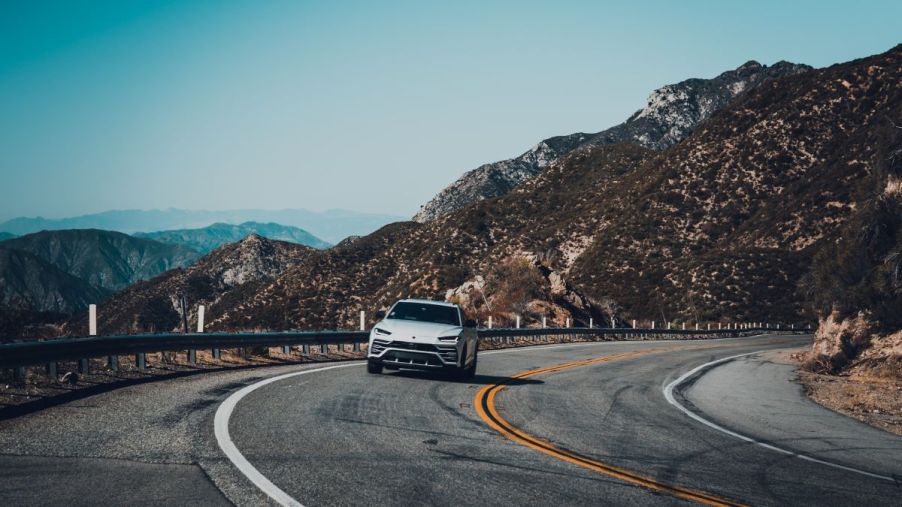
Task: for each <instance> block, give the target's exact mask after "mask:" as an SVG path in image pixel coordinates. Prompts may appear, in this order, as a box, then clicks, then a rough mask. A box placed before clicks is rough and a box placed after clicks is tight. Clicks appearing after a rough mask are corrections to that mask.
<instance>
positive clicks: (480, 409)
mask: <svg viewBox="0 0 902 507" xmlns="http://www.w3.org/2000/svg"><path fill="white" fill-rule="evenodd" d="M693 348H694V347H693ZM670 350H674V349H673V348H667V349H662V348H658V349H648V350H642V351H634V352H624V353H620V354H613V355H610V356H603V357H597V358H593V359H584V360H581V361H573V362H570V363H564V364H558V365H555V366H550V367H548V368H540V369H537V370H530V371H527V372H523V373H519V374H517V375H514V376H512V377H510V379H509V380H507V381H505V382H500V383H498V384H489V385H487V386H485V387H483V388H482V389H480V390H479V392H477V393H476V398H475V399H474V405H475V406H476V413H477V414H479V417H481V418H482V420H483V421H485V422H486V424H488V425H489V426H491V427H492V428H494V429H495V430H497V431H498V432H499V433H501V434H502V435H504V436H505V437H507V438H509V439H511V440H513V441H515V442H518V443H521V444H523V445H525V446H527V447H531V448H533V449H535V450H537V451H539V452H542V453H545V454H547V455H549V456H553V457H555V458H558V459H561V460H564V461H567V462H569V463H573V464H575V465H579V466H581V467H583V468H587V469H589V470H594V471H596V472H600V473H603V474H605V475H609V476H611V477H615V478H617V479H620V480H622V481H626V482H628V483H630V484H636V485H638V486H643V487H646V488H649V489H652V490H655V491H660V492H664V493H669V494H671V495H673V496H676V497H679V498H684V499H686V500H692V501H695V502H698V503H702V504H706V505H729V506H738V505H742V504H739V503H736V502H734V501H731V500H727V499H725V498H721V497H718V496H715V495H712V494H710V493H705V492H704V491H697V490H694V489H689V488H683V487H680V486H674V485H672V484H665V483H663V482H660V481H658V480H656V479H653V478H651V477H647V476H644V475H641V474H638V473H636V472H631V471H629V470H625V469H623V468H618V467H615V466H612V465H608V464H606V463H602V462H601V461H598V460H594V459H592V458H589V457H587V456H583V455H581V454H577V453H575V452H572V451H568V450H565V449H561V448H558V447H555V446H554V445H552V444H551V443H549V442H546V441H544V440H540V439H539V438H536V437H534V436H532V435H529V434H527V433H525V432H524V431H523V430H521V429H519V428H517V427H516V426H514V425H513V424H511V423H509V422H507V421H506V420H505V419H504V418H503V417H501V414H499V413H498V410H497V409H496V408H495V397H496V396H497V395H498V393H500V392H501V391H503V390H504V388H505V387H506V386H507V384H508V383H510V382H511V381H516V380H519V379H525V378H529V377H533V376H536V375H544V374H550V373H556V372H559V371H561V370H568V369H570V368H578V367H580V366H588V365H591V364H598V363H607V362H611V361H619V360H622V359H630V358H634V357H637V356H643V355H647V354H654V353H658V352H666V351H670Z"/></svg>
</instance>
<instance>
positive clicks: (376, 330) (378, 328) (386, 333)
mask: <svg viewBox="0 0 902 507" xmlns="http://www.w3.org/2000/svg"><path fill="white" fill-rule="evenodd" d="M373 332H375V333H376V334H381V335H383V336H387V335H390V334H391V331H386V330H385V329H382V328H381V327H374V328H373Z"/></svg>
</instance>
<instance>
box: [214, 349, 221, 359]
mask: <svg viewBox="0 0 902 507" xmlns="http://www.w3.org/2000/svg"><path fill="white" fill-rule="evenodd" d="M212 352H213V359H219V358H221V357H222V351H221V350H219V349H213V351H212Z"/></svg>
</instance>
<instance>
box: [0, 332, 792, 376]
mask: <svg viewBox="0 0 902 507" xmlns="http://www.w3.org/2000/svg"><path fill="white" fill-rule="evenodd" d="M762 331H774V332H781V333H784V332H785V333H790V332H799V331H798V330H796V331H791V330H780V329H774V328H747V329H722V330H711V331H707V330H676V329H670V330H668V329H634V328H501V329H480V330H479V331H478V333H479V337H480V338H481V339H495V338H508V339H511V338H534V337H538V336H599V337H601V336H623V337H624V338H627V337H630V336H639V337H643V338H665V337H668V336H686V335H690V336H719V337H731V336H740V335H743V334H749V333H760V332H762ZM368 338H369V332H367V331H304V332H267V333H184V334H182V333H166V334H138V335H122V336H92V337H86V338H68V339H53V340H44V341H33V342H17V343H6V344H0V368H23V367H26V366H33V365H40V364H48V365H51V364H53V365H55V363H56V362H59V361H67V360H80V361H82V362H83V363H82V365H83V366H85V369H86V367H87V366H86V365H87V364H88V363H87V358H98V357H105V356H106V357H108V358H110V365H111V366H114V365H118V360H117V359H115V358H117V357H118V356H125V355H132V354H134V355H136V358H137V361H136V362H137V363H138V364H139V367H143V366H144V364H143V354H145V353H148V352H175V351H189V358H193V357H194V355H193V352H194V351H196V350H200V349H203V350H213V351H214V357H216V356H218V350H219V349H236V348H250V347H278V346H282V347H289V346H298V345H303V346H311V345H319V346H321V347H322V349H321V350H322V352H325V351H326V350H325V347H326V346H328V345H348V344H350V345H352V346H353V347H354V350H355V351H356V350H359V345H360V344H361V343H365V342H367V340H368ZM305 351H306V350H305ZM191 362H193V361H191ZM53 369H54V370H55V367H54V368H53ZM113 369H116V368H115V367H114V368H113Z"/></svg>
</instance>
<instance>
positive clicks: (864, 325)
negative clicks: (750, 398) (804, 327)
mask: <svg viewBox="0 0 902 507" xmlns="http://www.w3.org/2000/svg"><path fill="white" fill-rule="evenodd" d="M794 357H795V359H797V360H798V361H799V362H800V366H801V368H800V375H799V378H800V380H801V382H802V384H803V385H804V386H805V388H806V389H807V391H808V395H809V396H810V397H811V399H812V400H814V401H815V402H817V403H819V404H821V405H823V406H825V407H827V408H830V409H832V410H835V411H837V412H841V413H843V414H846V415H848V416H850V417H854V418H855V419H858V420H860V421H862V422H865V423H867V424H870V425H871V426H875V427H878V428H881V429H883V430H886V431H889V432H892V433H895V434H897V435H900V436H902V331H897V332H895V333H887V332H881V330H880V328H879V326H878V325H877V324H876V323H874V322H873V321H872V320H871V319H870V318H869V316H868V315H867V314H866V313H860V314H858V315H857V316H856V317H854V318H850V319H842V320H840V319H837V318H835V316H834V315H831V316H829V317H828V318H826V319H824V320H822V321H821V323H820V325H819V326H818V331H817V334H816V336H815V339H814V345H813V346H812V348H811V350H809V351H806V352H803V353H799V354H797V355H795V356H794Z"/></svg>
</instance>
